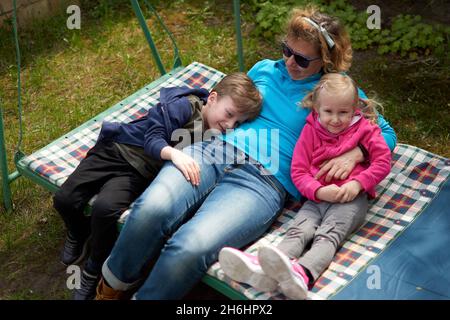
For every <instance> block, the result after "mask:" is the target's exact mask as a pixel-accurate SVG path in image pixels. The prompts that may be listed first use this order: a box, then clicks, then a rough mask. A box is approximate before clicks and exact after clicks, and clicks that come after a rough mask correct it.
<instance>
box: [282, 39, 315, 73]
mask: <svg viewBox="0 0 450 320" xmlns="http://www.w3.org/2000/svg"><path fill="white" fill-rule="evenodd" d="M281 49H282V50H283V55H284V56H285V57H287V58H290V57H291V56H292V55H294V59H295V62H296V63H297V64H298V65H299V66H300V67H302V68H305V69H306V68H308V67H309V63H310V62H311V61H314V60H319V59H320V57H318V58H313V59H311V58H308V57H305V56H304V55H301V54H300V53H296V52H294V50H292V49H291V48H289V46H288V45H287V43H286V42H285V41H283V42H282V43H281Z"/></svg>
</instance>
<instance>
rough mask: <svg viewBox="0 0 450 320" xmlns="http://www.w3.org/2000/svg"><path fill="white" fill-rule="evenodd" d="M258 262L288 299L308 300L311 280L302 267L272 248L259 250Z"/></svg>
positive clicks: (267, 247) (266, 247)
mask: <svg viewBox="0 0 450 320" xmlns="http://www.w3.org/2000/svg"><path fill="white" fill-rule="evenodd" d="M258 260H259V263H260V265H261V268H262V269H263V271H264V273H265V274H267V275H268V276H269V277H271V278H273V279H275V280H276V281H277V282H278V285H279V288H280V290H281V292H283V294H284V295H285V296H286V297H288V298H290V299H294V300H305V299H306V297H307V295H308V282H309V279H308V276H307V275H306V273H305V270H304V269H303V267H302V266H301V265H299V264H298V263H296V262H293V261H291V260H290V259H289V257H288V256H287V255H285V254H284V253H283V252H281V251H280V250H278V249H277V248H275V247H271V246H264V247H261V248H259V251H258Z"/></svg>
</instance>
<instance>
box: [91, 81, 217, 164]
mask: <svg viewBox="0 0 450 320" xmlns="http://www.w3.org/2000/svg"><path fill="white" fill-rule="evenodd" d="M189 95H196V96H198V97H199V98H200V99H201V100H202V101H203V103H206V100H207V99H208V96H209V92H208V90H206V89H203V88H201V89H190V88H188V87H172V88H162V89H161V91H160V96H159V103H158V104H157V105H156V106H155V107H153V108H151V109H149V111H148V113H147V115H146V116H144V117H142V118H140V119H138V120H135V121H132V122H130V123H119V122H106V121H105V122H103V125H102V129H101V131H100V134H99V137H98V140H99V141H107V140H108V141H114V142H118V143H123V144H129V145H133V146H138V147H142V148H144V152H145V153H146V154H147V155H149V156H150V157H152V158H153V159H156V160H161V150H162V149H163V148H164V147H166V146H169V145H170V142H171V136H172V132H173V131H174V130H176V129H179V128H182V127H183V126H184V125H185V124H186V123H188V122H189V120H190V119H191V117H192V107H191V103H190V102H189V100H188V98H187V97H188V96H189Z"/></svg>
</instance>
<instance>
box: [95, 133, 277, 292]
mask: <svg viewBox="0 0 450 320" xmlns="http://www.w3.org/2000/svg"><path fill="white" fill-rule="evenodd" d="M184 152H186V153H188V154H191V155H192V156H193V157H194V158H196V159H199V158H198V157H199V156H201V155H203V158H202V159H203V161H202V162H199V161H198V162H199V165H200V168H201V177H200V179H201V180H200V185H199V186H198V187H194V186H192V185H191V183H190V182H188V181H186V179H185V178H184V176H183V175H182V174H181V172H180V171H179V170H178V169H177V168H176V167H175V166H174V165H173V164H172V163H171V162H168V163H166V164H165V165H164V167H163V169H162V170H161V172H160V173H159V174H158V176H157V177H156V178H155V180H154V181H153V182H152V184H151V185H150V186H149V187H148V188H147V190H146V191H145V192H144V193H143V194H142V195H141V196H140V197H139V198H138V200H136V202H135V205H134V206H133V209H132V211H131V213H130V215H129V217H128V219H127V221H126V223H125V225H124V228H123V229H122V232H121V233H120V236H119V238H118V240H117V242H116V244H115V246H114V248H113V250H112V252H111V255H110V256H109V258H108V260H107V261H106V262H105V264H104V265H103V270H102V272H103V276H104V278H105V280H106V281H107V282H108V283H109V284H110V285H111V286H112V287H113V288H114V289H116V290H128V289H131V288H133V287H135V286H138V285H140V284H141V283H142V280H143V277H144V276H145V274H146V272H145V271H146V270H148V268H149V262H150V261H152V260H156V262H155V263H154V265H153V269H152V270H151V272H150V274H149V275H148V277H147V279H145V281H144V282H143V284H142V285H141V286H140V288H139V290H138V291H137V293H136V295H135V298H136V299H152V300H153V299H155V300H157V299H181V298H183V297H184V295H185V294H187V293H188V292H189V291H190V290H191V289H192V288H193V287H194V286H195V284H196V283H197V282H198V281H200V280H201V278H202V277H203V276H204V274H205V273H206V271H207V269H208V268H209V267H210V266H211V265H212V264H213V263H214V262H215V261H217V258H218V253H219V251H220V249H221V248H223V247H224V246H231V247H238V248H240V247H243V246H245V245H247V244H249V243H250V242H252V241H254V240H256V239H258V238H259V237H260V236H261V235H262V234H263V233H264V232H265V231H266V230H267V229H268V227H269V226H270V225H271V224H272V222H273V221H274V219H275V218H276V216H277V215H278V213H279V212H281V210H282V208H283V207H284V200H285V197H286V192H285V191H284V188H283V187H282V185H281V184H280V183H279V182H278V180H276V178H275V177H273V176H271V175H267V174H265V173H264V172H262V170H264V169H263V168H262V167H261V165H259V164H255V163H250V162H249V161H245V163H242V161H241V160H242V157H245V154H244V153H242V152H241V151H239V150H237V149H235V148H234V147H233V146H232V145H229V144H226V143H225V142H223V141H221V140H219V139H215V140H213V141H212V142H211V141H210V142H199V143H196V144H193V145H191V146H189V147H187V148H186V149H184ZM222 155H226V159H222V160H221V161H217V160H218V158H221V157H222ZM230 157H231V158H234V160H233V159H230ZM236 159H238V160H237V161H236ZM239 159H240V160H239ZM223 160H225V161H223ZM247 160H248V159H247ZM224 162H225V163H224ZM230 162H235V163H230ZM236 162H238V163H236Z"/></svg>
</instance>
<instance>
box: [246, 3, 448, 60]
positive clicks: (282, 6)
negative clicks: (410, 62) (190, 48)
mask: <svg viewBox="0 0 450 320" xmlns="http://www.w3.org/2000/svg"><path fill="white" fill-rule="evenodd" d="M243 2H244V3H245V5H246V6H247V8H248V10H245V11H244V12H246V17H247V19H248V20H250V21H251V20H254V21H255V29H254V33H255V34H256V35H257V36H262V37H263V38H265V39H268V40H274V39H275V38H276V37H277V36H280V35H282V34H283V26H284V24H285V22H286V19H287V17H288V16H289V12H290V11H291V9H292V8H293V7H295V6H300V7H301V6H305V5H307V4H315V5H317V6H318V7H319V8H320V9H321V11H323V12H326V13H328V14H330V15H333V16H336V17H338V18H339V19H340V20H341V21H342V22H343V23H344V24H345V26H346V27H347V30H348V32H349V34H350V38H351V39H352V46H353V48H354V49H368V48H371V47H377V48H378V49H377V51H378V53H379V54H387V53H394V54H400V55H401V56H402V57H403V56H406V55H408V56H409V57H410V58H411V59H417V58H418V57H419V56H427V55H430V54H432V53H435V54H438V55H441V54H445V53H446V52H447V51H448V50H446V49H448V42H449V41H448V40H449V37H450V27H448V26H443V25H440V24H432V25H431V24H427V23H424V22H422V18H421V17H420V16H411V15H402V14H399V15H398V16H396V17H394V18H393V19H392V21H391V22H390V23H389V24H387V23H385V24H384V25H382V27H381V29H373V30H371V29H369V28H368V27H367V19H368V18H369V14H368V13H367V12H366V11H359V12H358V11H357V10H356V9H355V8H354V7H353V6H352V5H351V4H349V3H348V2H347V1H346V0H337V1H331V2H330V1H325V0H313V1H305V0H280V1H277V3H276V4H274V3H272V1H268V0H247V1H243ZM255 17H256V19H255Z"/></svg>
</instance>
